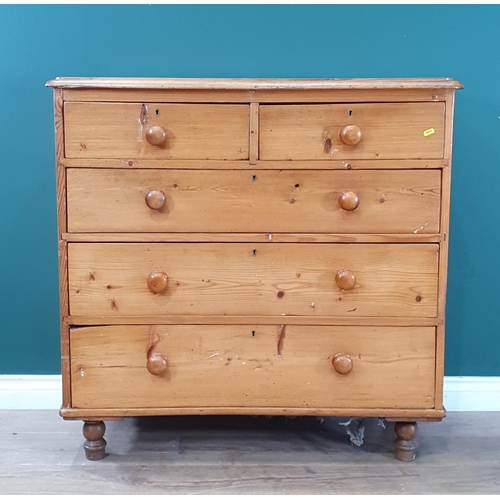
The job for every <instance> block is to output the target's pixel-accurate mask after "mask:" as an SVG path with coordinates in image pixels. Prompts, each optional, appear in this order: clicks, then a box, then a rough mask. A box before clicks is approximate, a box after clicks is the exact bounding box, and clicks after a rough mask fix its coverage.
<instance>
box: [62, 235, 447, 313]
mask: <svg viewBox="0 0 500 500" xmlns="http://www.w3.org/2000/svg"><path fill="white" fill-rule="evenodd" d="M68 248H69V282H70V314H71V315H76V316H83V315H93V316H95V315H99V316H109V317H120V316H141V315H145V316H154V315H165V314H187V315H199V314H202V315H256V316H257V315H259V316H260V315H264V316H276V317H280V316H282V315H287V314H293V315H301V316H314V315H322V316H330V315H331V316H332V317H336V316H339V317H341V316H352V317H356V316H390V317H393V316H396V317H398V316H406V317H435V316H436V313H437V261H438V245H435V244H415V245H412V244H405V245H396V244H387V245H377V244H331V245H328V244H325V245H316V244H292V243H290V244H280V243H277V244H274V245H268V244H258V243H255V244H243V243H242V244H231V243H222V244H212V243H199V244H195V245H193V244H183V243H178V244H162V243H156V244H154V243H150V244H147V243H145V244H140V243H139V244H134V243H116V244H114V243H70V244H68ZM341 269H349V270H350V271H352V272H353V273H354V275H355V277H356V280H357V282H356V286H355V287H354V288H353V289H351V290H347V291H343V290H341V289H339V287H338V286H337V285H336V282H335V275H336V273H337V271H338V270H341ZM156 271H163V272H165V273H166V274H167V275H168V279H169V282H168V287H167V290H166V291H165V292H163V293H157V294H154V293H152V292H151V291H150V290H149V289H148V287H147V284H146V282H147V278H148V276H149V275H150V273H152V272H156Z"/></svg>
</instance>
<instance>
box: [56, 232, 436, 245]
mask: <svg viewBox="0 0 500 500" xmlns="http://www.w3.org/2000/svg"><path fill="white" fill-rule="evenodd" d="M63 239H64V240H66V241H74V242H87V243H92V242H103V243H137V242H141V241H142V242H150V243H168V242H177V243H185V242H186V243H187V242H192V243H203V242H204V243H210V242H213V243H216V242H218V243H221V242H228V243H252V242H255V243H432V242H439V241H442V239H443V235H442V234H425V233H418V232H417V233H411V234H331V233H302V234H290V233H65V234H63Z"/></svg>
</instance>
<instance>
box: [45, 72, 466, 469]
mask: <svg viewBox="0 0 500 500" xmlns="http://www.w3.org/2000/svg"><path fill="white" fill-rule="evenodd" d="M48 85H49V86H51V87H53V88H54V92H55V135H56V156H57V158H56V160H57V190H58V191H57V192H58V223H59V271H60V307H61V346H62V374H63V405H62V408H61V415H62V416H63V417H64V418H66V419H82V420H84V435H85V437H86V442H85V445H84V448H85V450H86V454H87V458H89V459H91V460H97V459H100V458H103V457H104V455H105V445H106V442H105V440H104V438H103V436H104V430H105V426H104V421H105V420H112V419H118V418H123V417H127V416H141V415H187V414H204V415H210V414H228V415H236V414H246V415H250V414H251V415H317V416H345V417H381V418H385V419H386V420H389V421H394V422H396V440H395V449H396V457H397V458H399V459H401V460H412V459H413V458H414V457H415V450H416V446H417V445H416V441H415V435H416V429H417V424H416V422H417V421H419V420H424V421H432V420H436V421H437V420H440V419H441V418H443V417H444V415H445V410H444V408H443V404H442V403H443V394H442V382H443V360H444V354H443V353H444V313H445V295H446V266H447V245H448V238H447V234H448V219H449V192H450V168H451V144H452V120H453V101H454V92H455V89H458V88H461V85H460V84H459V83H457V82H455V81H453V80H448V79H433V80H430V79H429V80H307V81H300V80H172V79H104V78H103V79H84V78H62V79H56V80H53V81H51V82H49V83H48Z"/></svg>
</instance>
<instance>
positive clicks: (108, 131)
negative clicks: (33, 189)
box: [64, 102, 249, 160]
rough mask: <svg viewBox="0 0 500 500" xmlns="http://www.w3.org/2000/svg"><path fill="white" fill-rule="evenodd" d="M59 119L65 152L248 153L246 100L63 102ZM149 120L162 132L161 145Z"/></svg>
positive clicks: (198, 155) (115, 155) (128, 155)
mask: <svg viewBox="0 0 500 500" xmlns="http://www.w3.org/2000/svg"><path fill="white" fill-rule="evenodd" d="M64 119H65V144H66V156H67V157H68V158H149V159H198V160H201V159H203V160H204V159H207V160H209V159H220V160H226V159H227V160H243V159H248V138H249V107H248V105H234V104H228V105H217V104H199V105H193V104H152V103H150V104H146V103H135V104H131V103H78V102H76V103H71V102H69V103H68V102H67V103H65V106H64ZM151 126H161V127H163V129H164V130H165V132H166V133H167V139H166V142H165V143H163V144H162V145H161V146H153V145H151V144H149V143H148V141H147V140H146V131H147V130H148V128H149V127H151Z"/></svg>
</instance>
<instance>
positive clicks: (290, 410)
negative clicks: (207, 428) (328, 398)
mask: <svg viewBox="0 0 500 500" xmlns="http://www.w3.org/2000/svg"><path fill="white" fill-rule="evenodd" d="M59 413H60V415H61V417H63V418H64V419H65V420H83V419H88V418H95V419H97V418H98V419H99V420H106V421H107V420H119V419H120V418H127V417H141V416H151V417H175V416H178V417H182V416H190V415H191V416H194V415H199V416H203V417H207V416H216V415H218V416H241V415H244V416H248V415H252V416H266V417H278V416H283V417H352V416H353V415H355V416H356V417H357V418H384V419H386V420H387V421H391V419H392V420H394V421H397V422H399V421H406V420H408V419H412V420H418V421H419V422H440V421H441V420H442V419H443V418H444V417H445V416H446V413H445V411H444V410H436V409H434V408H425V409H421V408H412V409H404V408H314V407H292V406H290V407H286V408H277V407H270V406H253V407H248V406H210V407H204V408H200V407H188V406H179V407H170V408H167V407H163V408H113V409H109V408H84V409H82V408H61V410H60V412H59Z"/></svg>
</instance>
